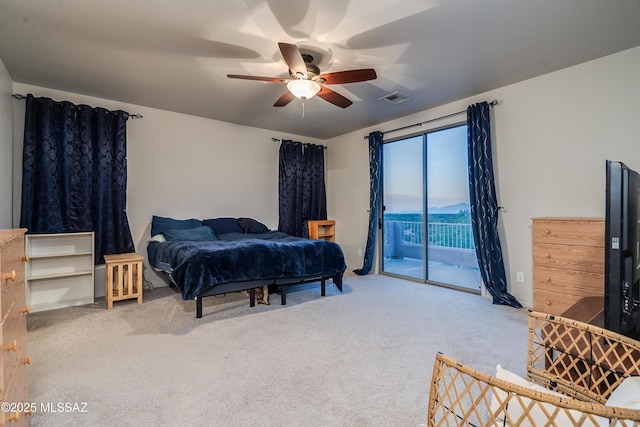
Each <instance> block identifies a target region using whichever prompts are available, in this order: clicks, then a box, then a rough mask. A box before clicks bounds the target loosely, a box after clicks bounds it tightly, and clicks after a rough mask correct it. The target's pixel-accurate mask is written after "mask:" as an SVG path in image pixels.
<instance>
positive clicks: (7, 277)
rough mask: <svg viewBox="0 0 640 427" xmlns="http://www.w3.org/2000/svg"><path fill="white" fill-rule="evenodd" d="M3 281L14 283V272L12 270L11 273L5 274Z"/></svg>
mask: <svg viewBox="0 0 640 427" xmlns="http://www.w3.org/2000/svg"><path fill="white" fill-rule="evenodd" d="M4 278H5V280H12V281H14V282H15V281H16V271H15V270H12V271H11V273H5V275H4Z"/></svg>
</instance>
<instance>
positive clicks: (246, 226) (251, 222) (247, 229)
mask: <svg viewBox="0 0 640 427" xmlns="http://www.w3.org/2000/svg"><path fill="white" fill-rule="evenodd" d="M238 225H239V226H240V228H241V229H242V232H243V233H245V234H249V233H259V234H263V233H268V232H269V228H268V227H267V226H266V225H264V224H263V223H261V222H259V221H256V220H255V219H253V218H238Z"/></svg>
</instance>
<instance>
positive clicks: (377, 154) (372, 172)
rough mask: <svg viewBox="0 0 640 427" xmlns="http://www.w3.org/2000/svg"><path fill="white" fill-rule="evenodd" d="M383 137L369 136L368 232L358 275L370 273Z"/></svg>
mask: <svg viewBox="0 0 640 427" xmlns="http://www.w3.org/2000/svg"><path fill="white" fill-rule="evenodd" d="M383 136H384V134H383V133H382V132H379V131H375V132H371V133H370V134H369V231H368V233H367V246H366V247H365V250H364V261H363V264H362V268H359V269H357V270H353V272H354V273H356V274H359V275H364V274H368V273H369V271H371V267H372V266H373V257H374V256H375V248H376V232H377V230H378V199H379V193H380V167H381V161H382V137H383Z"/></svg>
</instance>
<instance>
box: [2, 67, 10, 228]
mask: <svg viewBox="0 0 640 427" xmlns="http://www.w3.org/2000/svg"><path fill="white" fill-rule="evenodd" d="M12 90H13V82H12V81H11V77H10V76H9V73H8V72H7V69H6V68H5V66H4V63H3V62H2V60H0V228H11V227H12V223H11V212H12V210H13V203H12V192H13V188H12V176H13V105H12V99H13V98H11V94H12Z"/></svg>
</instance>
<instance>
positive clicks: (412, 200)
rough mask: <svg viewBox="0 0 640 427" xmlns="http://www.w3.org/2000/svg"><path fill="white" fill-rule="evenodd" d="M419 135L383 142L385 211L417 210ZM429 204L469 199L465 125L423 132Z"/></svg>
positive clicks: (420, 175) (420, 167)
mask: <svg viewBox="0 0 640 427" xmlns="http://www.w3.org/2000/svg"><path fill="white" fill-rule="evenodd" d="M422 140H423V138H422V136H421V135H420V136H415V137H411V138H407V139H403V140H399V141H394V142H390V143H386V144H384V148H383V149H384V157H383V159H384V160H383V162H384V166H383V168H384V169H383V192H384V203H385V207H386V212H387V213H391V212H421V211H422V205H423V203H422V198H423V186H424V175H423V172H422V171H423V162H424V155H423V144H422ZM427 171H428V176H427V180H428V181H427V182H428V190H429V191H428V203H427V206H429V207H443V206H448V205H455V204H458V203H464V202H466V203H468V202H469V190H468V184H467V128H466V126H458V127H455V128H449V129H443V130H440V131H436V132H432V133H429V134H427Z"/></svg>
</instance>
